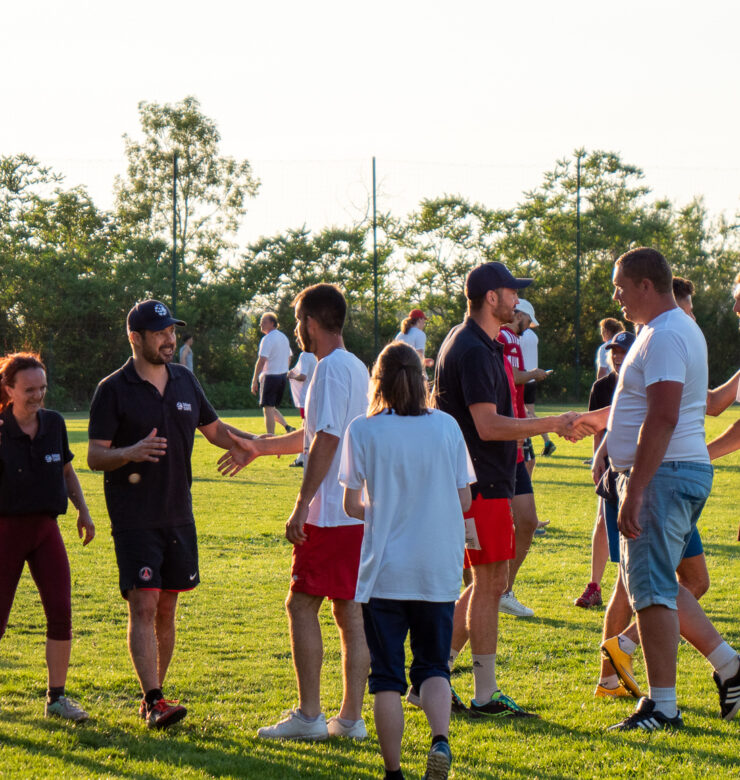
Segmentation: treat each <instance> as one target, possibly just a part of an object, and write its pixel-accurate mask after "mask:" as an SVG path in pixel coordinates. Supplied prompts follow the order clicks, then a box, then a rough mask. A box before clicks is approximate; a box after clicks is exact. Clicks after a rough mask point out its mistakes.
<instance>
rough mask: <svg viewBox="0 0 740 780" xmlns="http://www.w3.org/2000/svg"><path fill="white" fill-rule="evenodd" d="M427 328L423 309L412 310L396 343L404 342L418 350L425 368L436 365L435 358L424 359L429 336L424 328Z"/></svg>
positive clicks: (397, 335)
mask: <svg viewBox="0 0 740 780" xmlns="http://www.w3.org/2000/svg"><path fill="white" fill-rule="evenodd" d="M426 326H427V317H426V314H424V312H423V311H422V310H421V309H412V310H411V311H410V312H409V316H408V317H406V319H405V320H404V321H403V322H402V323H401V330H399V331H398V333H396V338H395V339H394V340H395V341H402V342H403V343H404V344H408V345H409V346H410V347H413V348H414V349H415V350H416V353H417V354H418V355H419V358H420V359H421V364H422V366H424V368H431V367H432V366H433V365H434V360H433V358H425V357H424V349H425V347H426V343H427V334H426V333H424V328H426Z"/></svg>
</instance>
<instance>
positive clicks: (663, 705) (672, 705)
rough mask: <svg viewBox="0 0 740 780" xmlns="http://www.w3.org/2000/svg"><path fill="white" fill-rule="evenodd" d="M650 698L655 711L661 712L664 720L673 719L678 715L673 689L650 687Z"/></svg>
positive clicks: (674, 690)
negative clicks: (664, 717) (653, 703)
mask: <svg viewBox="0 0 740 780" xmlns="http://www.w3.org/2000/svg"><path fill="white" fill-rule="evenodd" d="M650 698H651V699H652V700H653V701H654V702H655V709H656V710H658V711H659V712H662V713H663V715H665V716H666V718H675V717H676V714H677V713H678V707H677V706H676V689H675V688H653V687H652V686H650Z"/></svg>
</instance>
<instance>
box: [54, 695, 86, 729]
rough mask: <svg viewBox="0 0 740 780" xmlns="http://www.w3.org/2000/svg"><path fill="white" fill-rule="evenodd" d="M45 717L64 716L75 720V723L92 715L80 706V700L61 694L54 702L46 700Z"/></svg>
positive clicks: (66, 718)
mask: <svg viewBox="0 0 740 780" xmlns="http://www.w3.org/2000/svg"><path fill="white" fill-rule="evenodd" d="M44 717H45V718H51V717H55V718H64V719H65V720H73V721H74V722H75V723H79V722H80V721H83V720H87V719H88V718H89V717H90V716H89V715H88V714H87V713H86V712H85V710H83V709H82V707H80V704H79V702H76V701H75V700H74V699H70V698H69V696H60V697H59V698H58V699H57V700H56V701H55V702H54V704H49V702H48V701H47V702H46V705H45V706H44Z"/></svg>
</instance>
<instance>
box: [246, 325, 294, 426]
mask: <svg viewBox="0 0 740 780" xmlns="http://www.w3.org/2000/svg"><path fill="white" fill-rule="evenodd" d="M260 330H261V331H262V333H264V334H265V335H264V337H263V338H262V339H261V340H260V345H259V350H258V353H257V363H256V364H255V366H254V376H253V377H252V393H253V394H254V395H259V403H260V406H261V407H262V411H263V412H264V415H265V430H266V431H267V433H268V434H270V435H272V434H273V433H275V420H277V421H278V422H279V423H280V425H282V426H283V427H284V428H285V432H286V433H290V432H291V431H294V430H295V428H294V427H293V426H292V425H288V423H287V422H286V421H285V418H284V417H283V415H282V414H281V413H280V410H279V409H278V408H277V407H278V406H280V404H281V403H282V400H283V394H284V393H285V385H286V383H287V381H288V368H289V367H290V356H291V355H292V354H293V353H292V351H291V349H290V342H289V341H288V337H287V336H286V335H285V334H284V333H283V332H282V331H280V330H278V319H277V315H276V314H274V313H273V312H271V311H268V312H265V313H264V314H263V315H262V317H261V318H260Z"/></svg>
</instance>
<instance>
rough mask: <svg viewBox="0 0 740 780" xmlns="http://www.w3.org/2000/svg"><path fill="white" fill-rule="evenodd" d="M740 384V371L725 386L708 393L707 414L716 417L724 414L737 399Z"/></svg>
mask: <svg viewBox="0 0 740 780" xmlns="http://www.w3.org/2000/svg"><path fill="white" fill-rule="evenodd" d="M738 382H740V371H738V372H737V373H736V374H734V375H733V376H731V377H730V378H729V379H728V380H727V381H726V382H725V383H724V384H723V385H720V386H719V387H715V388H714V390H710V391H709V392H708V393H707V414H708V415H710V416H711V417H716V416H717V415H719V414H722V412H724V410H725V409H727V407H728V406H730V405H732V402H733V401H734V400H735V399H736V398H737V386H738Z"/></svg>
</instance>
